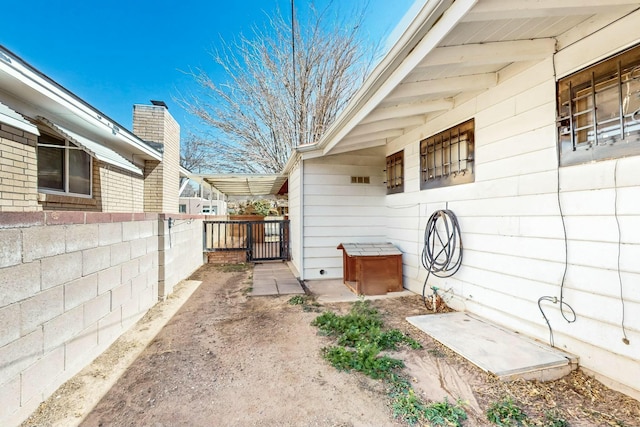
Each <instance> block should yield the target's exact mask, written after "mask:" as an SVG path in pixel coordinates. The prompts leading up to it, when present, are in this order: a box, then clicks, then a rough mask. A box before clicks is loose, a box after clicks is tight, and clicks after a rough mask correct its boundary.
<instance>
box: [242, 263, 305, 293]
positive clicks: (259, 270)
mask: <svg viewBox="0 0 640 427" xmlns="http://www.w3.org/2000/svg"><path fill="white" fill-rule="evenodd" d="M301 294H302V295H303V294H304V289H302V286H301V285H300V282H298V279H296V278H295V276H294V275H293V273H292V272H291V270H290V269H289V267H288V266H287V264H286V263H284V262H281V261H275V262H265V263H261V264H256V265H254V267H253V290H252V291H251V293H250V295H251V296H264V295H301Z"/></svg>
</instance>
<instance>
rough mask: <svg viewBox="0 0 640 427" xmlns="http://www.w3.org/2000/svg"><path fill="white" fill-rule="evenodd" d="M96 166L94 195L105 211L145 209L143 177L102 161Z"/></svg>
mask: <svg viewBox="0 0 640 427" xmlns="http://www.w3.org/2000/svg"><path fill="white" fill-rule="evenodd" d="M94 163H98V166H97V167H96V168H94V175H93V182H94V186H93V188H94V197H95V199H96V201H97V203H98V205H99V206H101V210H102V211H103V212H142V211H143V209H144V202H143V200H144V179H143V177H141V176H139V175H136V174H134V173H133V172H129V171H127V170H124V169H120V168H118V167H116V166H113V165H109V164H106V163H101V162H98V161H96V160H94Z"/></svg>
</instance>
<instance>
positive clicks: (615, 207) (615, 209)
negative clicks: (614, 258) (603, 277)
mask: <svg viewBox="0 0 640 427" xmlns="http://www.w3.org/2000/svg"><path fill="white" fill-rule="evenodd" d="M618 161H619V160H616V163H615V165H614V167H613V191H614V199H613V214H614V216H615V218H616V226H617V227H618V265H617V269H618V283H619V284H620V304H621V305H622V319H621V320H620V327H621V328H622V342H623V343H625V344H626V345H629V337H627V329H626V327H625V325H624V322H625V307H624V294H623V290H624V287H623V285H622V273H621V272H620V252H621V251H622V250H621V249H622V231H621V229H620V219H619V218H618Z"/></svg>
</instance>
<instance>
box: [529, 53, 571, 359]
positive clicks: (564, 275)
mask: <svg viewBox="0 0 640 427" xmlns="http://www.w3.org/2000/svg"><path fill="white" fill-rule="evenodd" d="M553 74H554V76H555V62H554V66H553ZM556 171H557V176H556V178H557V179H556V182H557V187H556V197H557V200H558V211H559V212H560V220H561V221H562V234H563V239H564V271H563V272H562V279H561V281H560V300H558V298H557V297H555V296H549V295H545V296H541V297H540V298H538V309H539V310H540V313H542V317H543V318H544V321H545V323H546V324H547V327H548V328H549V345H550V346H551V347H555V341H554V339H553V328H552V327H551V322H549V318H548V317H547V315H546V314H545V312H544V309H543V308H542V302H543V301H548V302H551V303H553V304H557V303H560V314H562V318H563V319H564V320H566V321H567V323H573V322H575V321H576V319H577V316H576V312H575V310H574V309H573V307H571V306H570V305H569V304H568V303H567V302H566V301H565V300H564V284H565V280H566V278H567V270H568V269H569V241H568V239H567V224H566V222H565V218H564V212H563V211H562V201H561V200H560V159H558V165H557V168H556ZM565 308H566V309H568V310H569V311H570V316H569V315H567V313H565Z"/></svg>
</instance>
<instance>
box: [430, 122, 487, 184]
mask: <svg viewBox="0 0 640 427" xmlns="http://www.w3.org/2000/svg"><path fill="white" fill-rule="evenodd" d="M473 131H474V120H473V119H471V120H468V121H466V122H464V123H462V124H459V125H457V126H454V127H452V128H450V129H447V130H445V131H444V132H440V133H438V134H436V135H433V136H431V137H429V138H427V139H423V140H422V141H420V189H421V190H425V189H428V188H436V187H444V186H448V185H457V184H464V183H468V182H473V181H474V173H473Z"/></svg>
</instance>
